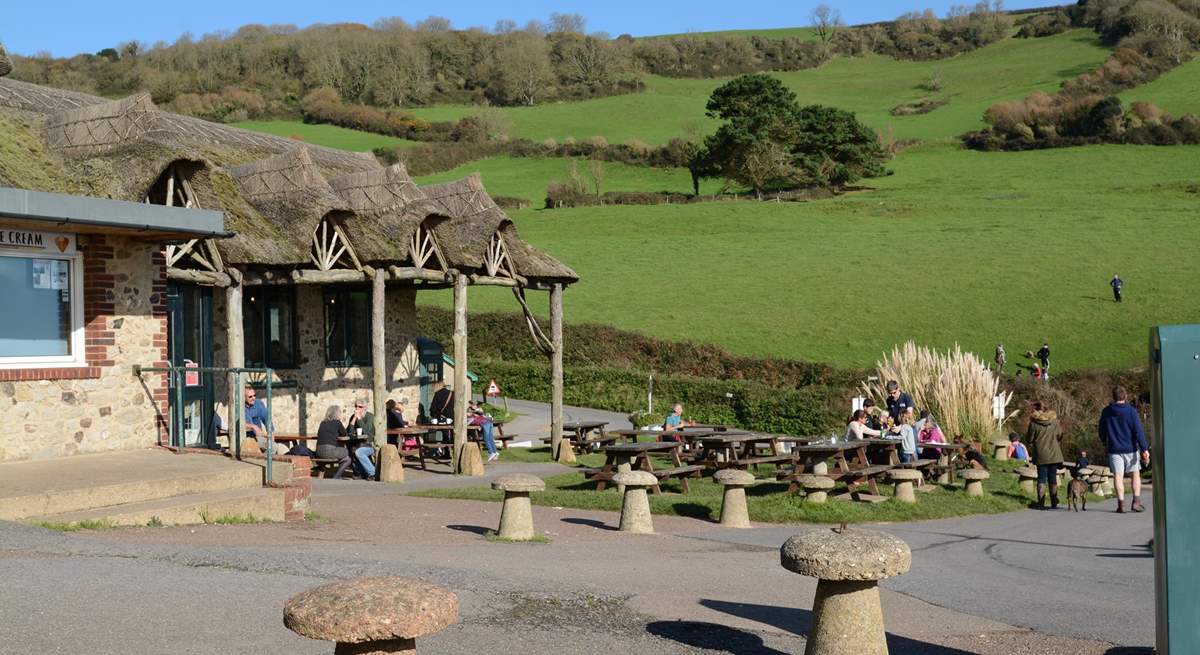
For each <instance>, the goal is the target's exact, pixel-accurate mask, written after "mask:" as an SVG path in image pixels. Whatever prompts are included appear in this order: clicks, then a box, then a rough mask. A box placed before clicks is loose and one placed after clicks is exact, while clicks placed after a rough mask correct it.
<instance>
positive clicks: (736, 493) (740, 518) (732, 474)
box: [713, 469, 756, 528]
mask: <svg viewBox="0 0 1200 655" xmlns="http://www.w3.org/2000/svg"><path fill="white" fill-rule="evenodd" d="M755 480H756V478H755V477H754V474H752V473H749V472H747V471H741V470H738V469H722V470H720V471H717V473H716V474H715V475H713V481H715V482H716V483H717V484H719V485H722V486H723V487H725V491H724V493H723V494H722V495H721V525H723V526H725V527H727V528H748V527H750V510H749V508H748V507H747V506H746V487H748V486H750V485H752V484H754V483H755Z"/></svg>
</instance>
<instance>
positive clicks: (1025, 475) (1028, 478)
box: [1013, 466, 1038, 494]
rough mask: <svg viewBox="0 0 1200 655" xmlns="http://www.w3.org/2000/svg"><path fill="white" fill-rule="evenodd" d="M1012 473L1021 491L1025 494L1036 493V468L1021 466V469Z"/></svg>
mask: <svg viewBox="0 0 1200 655" xmlns="http://www.w3.org/2000/svg"><path fill="white" fill-rule="evenodd" d="M1013 473H1014V474H1015V475H1016V476H1017V479H1018V480H1019V482H1018V484H1020V485H1021V491H1024V492H1025V493H1027V494H1032V493H1036V492H1037V477H1038V474H1037V467H1036V466H1022V467H1021V468H1019V469H1017V470H1015V471H1013Z"/></svg>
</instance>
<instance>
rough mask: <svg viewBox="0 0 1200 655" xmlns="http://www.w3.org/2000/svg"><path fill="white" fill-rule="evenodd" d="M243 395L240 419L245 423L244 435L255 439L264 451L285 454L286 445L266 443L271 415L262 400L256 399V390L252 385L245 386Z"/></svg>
mask: <svg viewBox="0 0 1200 655" xmlns="http://www.w3.org/2000/svg"><path fill="white" fill-rule="evenodd" d="M245 397H246V404H245V407H244V410H243V411H244V413H243V417H242V420H243V422H244V424H245V425H244V427H245V428H246V436H247V437H251V438H253V439H254V440H255V441H257V442H258V447H259V449H261V450H262V451H263V452H264V453H273V454H275V455H286V454H287V451H288V449H287V446H284V445H283V444H281V443H275V444H268V443H267V437H268V432H269V427H268V426H270V424H271V416H270V413H269V412H268V411H267V406H266V405H264V404H263V401H261V400H259V399H258V392H256V391H255V390H254V388H253V387H246V391H245Z"/></svg>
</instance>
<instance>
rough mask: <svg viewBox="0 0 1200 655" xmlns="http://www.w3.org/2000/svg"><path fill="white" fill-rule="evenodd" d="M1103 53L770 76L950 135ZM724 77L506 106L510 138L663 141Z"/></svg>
mask: <svg viewBox="0 0 1200 655" xmlns="http://www.w3.org/2000/svg"><path fill="white" fill-rule="evenodd" d="M1107 55H1108V51H1107V50H1106V49H1105V48H1103V47H1102V46H1100V44H1099V43H1098V42H1097V40H1096V36H1095V34H1094V33H1092V32H1090V31H1087V30H1073V31H1070V32H1066V33H1064V34H1060V35H1057V36H1053V37H1048V38H1044V39H1005V40H1003V41H1000V42H998V43H995V44H993V45H990V46H988V47H986V48H982V49H980V50H976V51H974V52H971V53H968V54H965V55H962V56H960V57H955V58H953V59H948V60H942V61H932V62H912V61H897V60H895V59H891V58H888V57H880V56H869V57H855V58H845V57H838V58H835V59H834V60H833V61H831V62H830V63H828V64H826V65H825V66H823V67H821V68H818V69H813V70H804V71H795V72H786V73H774V75H776V76H778V77H779V78H780V79H781V80H783V81H784V82H785V83H786V84H787V85H788V86H789V87H790V88H791V89H792V90H793V91H795V92H796V95H797V96H798V97H799V99H800V102H801V103H804V104H811V103H819V104H827V105H834V106H837V107H841V108H843V109H848V110H851V111H854V112H857V113H858V115H859V117H860V118H861V119H862V120H864V121H866V122H867V123H868V124H870V125H871V126H872V127H874V128H876V129H878V130H887V129H889V128H890V129H891V130H892V131H893V133H894V134H895V136H896V137H897V138H905V139H908V138H912V139H950V138H953V137H956V136H957V135H959V134H961V133H963V132H966V131H968V130H973V129H978V128H979V127H981V126H982V121H981V120H980V117H981V116H982V115H983V110H984V109H986V108H987V106H988V105H990V104H992V103H993V102H996V101H997V100H1007V99H1016V98H1021V97H1023V96H1025V95H1027V94H1028V93H1029V92H1031V91H1034V90H1036V89H1044V90H1053V89H1056V88H1057V87H1058V85H1059V83H1060V82H1061V81H1062V80H1064V79H1066V78H1069V77H1073V76H1075V75H1078V74H1079V73H1081V72H1083V71H1086V70H1089V69H1092V68H1094V67H1096V66H1097V65H1099V64H1100V63H1101V62H1102V61H1104V58H1105V57H1106V56H1107ZM934 72H938V73H940V75H941V77H942V80H943V83H942V91H940V92H937V93H933V94H930V93H929V92H927V91H924V90H922V89H921V88H919V86H920V85H921V84H922V83H923V82H925V81H927V80H928V79H929V77H930V75H931V74H933V73H934ZM724 81H725V80H724V79H714V80H703V79H679V78H665V77H655V76H647V78H646V91H645V92H644V93H635V94H628V95H621V96H612V97H608V98H599V99H596V100H588V101H584V102H575V103H567V102H559V103H552V104H546V105H537V106H534V107H508V108H504V109H502V111H503V112H504V113H505V114H507V115H508V117H509V118H510V119H511V120H512V125H513V129H512V136H514V137H525V138H529V139H534V140H538V141H540V140H543V139H546V138H554V139H558V140H560V141H561V140H562V139H564V138H566V137H573V138H575V139H586V138H588V137H591V136H594V135H597V134H598V135H602V136H604V137H606V138H607V139H608V140H609V141H610V142H612V143H621V142H624V141H627V140H629V139H639V140H641V141H644V142H646V143H651V144H656V143H663V142H665V141H667V140H669V139H671V138H672V137H676V136H680V135H682V134H684V133H685V132H686V131H687V128H689V127H692V128H694V129H699V130H700V131H701V132H703V133H707V132H710V131H711V130H712V129H713V127H714V125H715V123H713V122H711V121H709V119H707V118H705V116H704V104H705V102H707V100H708V96H709V95H710V94H711V93H712V90H713V89H715V88H716V87H717V86H719V85H720V84H722V83H723V82H724ZM926 95H932V96H933V97H936V98H945V99H948V100H949V104H947V105H946V106H944V107H942V108H940V109H938V110H936V111H934V112H932V113H929V114H925V115H921V116H905V117H895V116H891V115H889V114H888V110H890V109H891V108H892V107H894V106H896V105H897V104H900V103H902V102H908V101H912V100H916V99H919V98H921V97H924V96H926ZM473 111H474V108H472V107H463V106H439V107H430V108H417V109H415V110H413V113H415V114H416V115H417V116H419V117H421V118H424V119H426V120H439V121H440V120H456V119H458V118H461V117H462V116H465V115H468V114H470V113H471V112H473Z"/></svg>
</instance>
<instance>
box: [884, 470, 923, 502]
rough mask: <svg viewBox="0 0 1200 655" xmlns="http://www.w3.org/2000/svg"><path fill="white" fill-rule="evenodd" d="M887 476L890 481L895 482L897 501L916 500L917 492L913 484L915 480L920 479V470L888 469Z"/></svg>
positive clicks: (915, 482)
mask: <svg viewBox="0 0 1200 655" xmlns="http://www.w3.org/2000/svg"><path fill="white" fill-rule="evenodd" d="M888 477H889V478H891V480H892V482H895V483H896V495H895V498H896V500H897V501H899V502H902V503H915V502H917V494H916V490H915V485H916V484H917V480H920V479H921V472H920V471H918V470H916V469H892V470H891V471H888Z"/></svg>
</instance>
